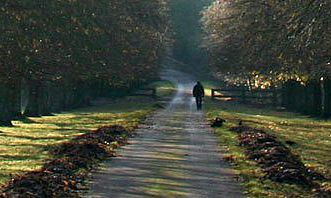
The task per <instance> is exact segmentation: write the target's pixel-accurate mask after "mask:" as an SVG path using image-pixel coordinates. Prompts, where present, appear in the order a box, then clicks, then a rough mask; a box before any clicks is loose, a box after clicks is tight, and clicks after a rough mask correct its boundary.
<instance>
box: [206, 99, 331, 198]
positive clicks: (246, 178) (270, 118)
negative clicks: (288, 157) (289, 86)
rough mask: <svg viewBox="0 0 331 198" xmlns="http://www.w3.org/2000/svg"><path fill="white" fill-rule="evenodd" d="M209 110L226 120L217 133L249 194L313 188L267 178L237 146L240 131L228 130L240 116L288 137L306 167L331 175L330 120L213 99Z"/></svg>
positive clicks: (326, 184) (296, 193)
mask: <svg viewBox="0 0 331 198" xmlns="http://www.w3.org/2000/svg"><path fill="white" fill-rule="evenodd" d="M206 112H207V116H208V118H209V119H212V118H215V117H216V116H220V117H222V118H224V119H225V120H226V121H227V122H226V124H225V126H224V127H223V128H220V129H217V130H216V133H217V135H218V137H219V141H220V142H221V144H222V145H224V146H225V147H226V149H227V150H228V153H227V154H226V158H227V159H228V160H230V161H232V162H233V164H234V167H235V169H236V171H237V172H238V173H239V175H240V176H241V177H242V179H243V184H244V186H245V189H246V193H247V195H248V196H249V197H291V196H292V197H311V196H312V192H311V190H308V189H304V188H302V187H299V186H297V185H290V184H280V183H276V182H272V181H271V180H269V179H266V178H264V177H263V176H264V173H263V172H262V171H261V169H260V168H259V166H258V165H257V164H256V163H255V162H254V161H251V160H248V159H247V156H246V155H245V153H244V150H243V148H242V147H239V146H238V145H239V141H238V139H237V134H236V133H233V132H230V131H229V128H230V127H233V126H237V125H238V122H239V120H242V121H243V123H244V124H245V125H248V126H250V127H256V128H259V129H263V130H265V131H266V132H268V133H269V134H272V135H275V136H276V137H277V138H278V139H279V140H280V141H281V142H283V143H285V142H286V141H289V140H290V141H293V142H295V144H294V145H293V146H289V148H290V149H291V151H292V152H293V153H294V154H297V155H299V156H300V157H301V160H302V161H303V163H304V164H305V165H306V167H309V168H312V169H314V170H316V171H317V172H319V173H322V174H323V175H324V176H326V177H328V178H329V179H330V178H331V155H330V153H331V121H330V120H318V119H314V118H309V117H306V116H302V115H299V114H295V113H290V112H279V111H275V110H272V109H265V108H263V109H261V108H255V107H249V106H244V105H240V104H237V103H233V102H224V101H223V102H221V101H211V100H208V101H207V105H206ZM318 183H319V184H320V185H321V186H322V187H323V188H325V189H327V188H331V182H330V181H318Z"/></svg>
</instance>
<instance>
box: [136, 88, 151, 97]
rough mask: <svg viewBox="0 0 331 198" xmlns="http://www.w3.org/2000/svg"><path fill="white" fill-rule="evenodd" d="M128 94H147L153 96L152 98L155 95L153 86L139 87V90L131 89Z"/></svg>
mask: <svg viewBox="0 0 331 198" xmlns="http://www.w3.org/2000/svg"><path fill="white" fill-rule="evenodd" d="M130 95H131V96H149V97H153V98H156V97H157V95H156V89H155V88H144V89H139V90H136V91H133V92H132V93H131V94H130Z"/></svg>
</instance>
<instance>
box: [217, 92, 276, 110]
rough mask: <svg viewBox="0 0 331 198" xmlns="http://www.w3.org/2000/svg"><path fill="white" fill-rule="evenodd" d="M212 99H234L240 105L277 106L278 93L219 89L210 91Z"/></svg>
mask: <svg viewBox="0 0 331 198" xmlns="http://www.w3.org/2000/svg"><path fill="white" fill-rule="evenodd" d="M211 96H212V99H215V98H234V99H238V100H239V101H241V102H242V103H263V104H273V105H275V106H276V105H278V104H279V96H280V92H279V90H276V89H268V90H262V89H259V90H247V89H244V88H220V89H212V90H211Z"/></svg>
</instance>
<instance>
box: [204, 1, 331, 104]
mask: <svg viewBox="0 0 331 198" xmlns="http://www.w3.org/2000/svg"><path fill="white" fill-rule="evenodd" d="M202 25H203V28H204V30H205V38H204V43H203V46H204V47H205V48H206V49H207V50H208V54H209V57H210V65H211V66H212V68H214V70H215V71H217V72H220V77H221V78H222V79H224V80H225V81H227V82H230V83H234V84H241V85H245V86H248V87H250V88H261V87H262V88H270V87H275V86H276V87H277V86H278V87H281V86H283V85H284V84H286V83H287V82H289V83H290V84H293V83H294V82H295V83H296V84H298V86H299V87H300V86H302V87H303V88H305V87H307V86H310V89H311V90H312V91H313V90H315V91H317V92H319V93H318V94H319V95H324V96H323V97H331V93H329V92H328V90H326V92H327V93H323V90H322V91H321V90H319V89H320V85H319V84H320V83H322V82H320V81H324V82H323V83H330V82H329V81H330V74H331V73H330V71H331V47H330V46H331V45H330V44H331V34H330V33H329V32H330V31H331V2H330V1H328V0H319V1H316V0H299V1H297V0H260V1H255V0H254V1H253V0H231V1H229V0H217V1H214V2H213V3H212V5H211V6H209V7H208V8H207V9H206V10H204V12H203V18H202ZM330 85H331V84H330ZM291 86H292V85H291ZM321 86H324V85H321ZM292 87H293V86H292ZM314 87H315V88H314ZM324 87H325V86H324ZM316 89H317V90H316ZM324 92H325V91H324ZM328 95H330V96H328ZM300 97H301V96H299V98H300ZM307 97H308V96H307ZM317 98H318V97H317ZM301 99H302V97H301ZM307 100H308V99H307ZM318 100H319V101H318V102H317V103H321V102H322V101H323V99H318ZM330 101H331V99H330V100H329V102H330ZM293 103H296V102H293ZM330 104H331V102H330ZM298 108H299V107H298ZM330 110H331V109H330Z"/></svg>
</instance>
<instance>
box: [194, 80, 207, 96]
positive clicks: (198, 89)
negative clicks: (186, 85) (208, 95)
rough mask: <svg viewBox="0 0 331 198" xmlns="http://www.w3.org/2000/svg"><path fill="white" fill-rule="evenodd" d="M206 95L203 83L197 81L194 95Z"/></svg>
mask: <svg viewBox="0 0 331 198" xmlns="http://www.w3.org/2000/svg"><path fill="white" fill-rule="evenodd" d="M204 96H205V90H204V88H203V86H202V85H201V83H197V84H196V85H195V86H194V88H193V97H196V98H197V97H204Z"/></svg>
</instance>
